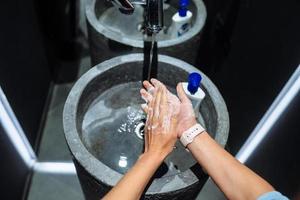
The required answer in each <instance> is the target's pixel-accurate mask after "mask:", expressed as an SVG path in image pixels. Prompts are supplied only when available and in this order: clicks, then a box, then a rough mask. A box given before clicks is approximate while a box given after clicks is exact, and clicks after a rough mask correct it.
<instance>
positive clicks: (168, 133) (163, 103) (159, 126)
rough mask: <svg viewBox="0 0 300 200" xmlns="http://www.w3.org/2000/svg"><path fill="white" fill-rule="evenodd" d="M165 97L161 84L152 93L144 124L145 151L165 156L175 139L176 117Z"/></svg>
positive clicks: (170, 150) (165, 91) (164, 89)
mask: <svg viewBox="0 0 300 200" xmlns="http://www.w3.org/2000/svg"><path fill="white" fill-rule="evenodd" d="M178 114H179V113H178V112H174V110H173V109H172V107H171V106H170V104H168V99H167V89H166V87H164V86H162V87H159V88H158V89H157V90H156V91H154V93H153V98H152V99H151V100H150V102H149V104H148V114H147V121H146V126H145V153H151V154H153V153H154V154H156V155H163V156H167V155H168V154H169V153H171V152H172V150H173V148H174V145H175V142H176V140H177V131H176V127H177V117H178Z"/></svg>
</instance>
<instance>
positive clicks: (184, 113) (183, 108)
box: [140, 79, 197, 138]
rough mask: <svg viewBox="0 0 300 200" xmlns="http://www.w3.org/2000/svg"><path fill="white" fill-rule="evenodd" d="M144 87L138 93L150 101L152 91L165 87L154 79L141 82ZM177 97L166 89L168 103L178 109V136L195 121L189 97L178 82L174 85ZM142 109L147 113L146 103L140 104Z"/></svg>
mask: <svg viewBox="0 0 300 200" xmlns="http://www.w3.org/2000/svg"><path fill="white" fill-rule="evenodd" d="M143 85H144V87H145V88H146V90H145V89H141V91H140V93H141V96H142V98H143V99H145V101H146V102H150V101H151V100H152V98H153V93H154V91H155V90H157V89H158V88H159V87H160V86H163V87H165V85H164V84H163V83H161V82H160V81H158V80H156V79H151V83H150V82H149V81H144V82H143ZM176 89H177V94H178V97H179V99H178V97H176V96H175V95H174V94H172V93H171V92H170V91H168V103H169V104H171V105H172V107H173V109H178V112H179V116H178V126H177V137H178V138H180V137H181V135H182V133H183V132H184V131H186V130H187V129H189V128H190V127H192V126H193V125H195V124H196V123H197V121H196V118H195V113H194V109H193V106H192V103H191V101H190V99H189V98H188V97H187V96H186V94H185V92H184V90H183V87H182V83H179V84H178V85H177V87H176ZM142 107H143V110H144V111H145V112H146V113H147V112H148V109H147V108H148V107H147V106H146V105H144V106H142Z"/></svg>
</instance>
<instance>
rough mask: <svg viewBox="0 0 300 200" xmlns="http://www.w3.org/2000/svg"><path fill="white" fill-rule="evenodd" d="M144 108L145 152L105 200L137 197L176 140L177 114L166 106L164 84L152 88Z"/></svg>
mask: <svg viewBox="0 0 300 200" xmlns="http://www.w3.org/2000/svg"><path fill="white" fill-rule="evenodd" d="M147 111H148V115H147V121H146V127H145V152H144V153H143V154H142V155H141V156H140V158H139V159H138V161H137V162H136V163H135V165H134V166H133V167H132V168H131V169H130V171H129V172H127V173H126V175H125V176H124V177H123V178H122V179H121V180H120V181H119V182H118V183H117V185H116V186H115V187H114V188H113V189H112V190H111V191H110V192H109V193H108V194H107V195H106V196H105V197H104V199H105V200H120V199H122V200H137V199H139V198H140V197H141V195H142V194H143V191H144V190H145V187H146V185H147V184H148V182H149V181H150V179H151V177H152V176H153V174H154V173H155V171H156V169H157V168H158V167H159V166H160V164H161V163H162V162H163V160H164V159H165V157H166V156H167V155H168V154H169V153H171V152H172V150H173V147H174V145H175V142H176V140H177V134H176V131H175V130H176V127H177V116H178V113H176V112H174V110H172V109H171V108H170V107H169V105H168V102H167V89H166V88H165V87H164V86H162V87H161V88H158V89H157V90H156V92H155V94H154V98H153V99H151V100H150V103H149V107H147Z"/></svg>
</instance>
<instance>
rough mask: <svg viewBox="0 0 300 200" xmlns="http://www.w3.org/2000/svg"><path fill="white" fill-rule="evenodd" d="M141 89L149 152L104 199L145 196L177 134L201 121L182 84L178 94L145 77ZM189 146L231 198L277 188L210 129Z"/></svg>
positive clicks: (126, 199)
mask: <svg viewBox="0 0 300 200" xmlns="http://www.w3.org/2000/svg"><path fill="white" fill-rule="evenodd" d="M143 85H144V87H145V89H141V91H140V93H141V96H142V98H143V99H145V101H146V102H147V104H144V105H143V106H142V108H143V109H144V111H145V112H146V113H147V122H146V130H145V131H146V135H145V152H144V153H143V154H142V155H141V157H140V158H139V159H138V161H137V162H136V164H135V165H134V166H133V168H132V169H131V170H130V171H129V172H128V173H127V174H126V175H125V176H124V177H123V178H122V179H121V180H120V181H119V182H118V184H117V185H116V186H115V187H114V188H113V189H112V190H111V191H110V192H109V193H108V194H107V195H106V196H105V197H104V199H110V200H111V199H124V200H131V199H132V200H136V199H139V198H140V197H141V195H142V194H143V191H144V189H145V187H146V185H147V184H148V182H149V181H150V179H151V177H152V175H153V174H154V173H155V171H156V169H157V168H158V167H159V166H160V164H161V163H162V162H163V160H164V159H165V158H166V156H167V155H168V154H170V153H171V152H172V150H173V147H174V144H175V142H176V139H177V138H180V136H181V135H182V133H183V132H184V131H185V130H187V129H188V128H190V127H191V126H193V125H195V124H196V123H197V121H196V119H195V114H194V111H193V107H192V104H191V102H190V100H189V98H188V97H187V96H186V94H185V92H184V90H183V88H182V85H181V84H178V85H177V94H178V97H179V98H177V97H176V96H175V95H173V94H172V93H171V92H169V91H168V90H167V89H166V87H165V86H164V85H163V84H162V83H161V82H159V81H158V80H156V79H151V83H150V82H148V81H144V83H143ZM187 148H188V149H189V151H190V152H191V153H192V155H193V156H194V158H195V159H196V160H197V161H198V163H199V164H200V165H201V166H202V167H203V169H204V170H205V171H206V172H207V173H208V175H209V176H210V177H211V178H212V179H213V180H214V182H215V183H216V184H217V185H218V187H219V188H220V189H221V190H222V191H223V192H224V194H225V195H226V197H227V198H228V199H232V200H239V199H245V200H248V199H249V200H251V199H257V198H258V197H259V196H261V195H262V194H264V193H266V192H270V191H274V188H273V187H272V186H271V185H270V184H269V183H268V182H267V181H265V180H264V179H262V178H261V177H260V176H258V175H257V174H255V173H254V172H253V171H251V170H250V169H249V168H247V167H246V166H245V165H243V164H241V163H240V162H239V161H238V160H236V159H235V158H234V157H233V156H232V155H230V154H229V153H228V152H227V151H226V150H224V149H223V148H222V147H221V146H220V145H219V144H217V143H216V142H215V140H214V139H213V138H211V137H210V135H209V134H208V133H207V132H203V133H201V134H200V135H198V136H197V137H195V139H194V141H193V142H192V143H190V144H189V145H188V146H187Z"/></svg>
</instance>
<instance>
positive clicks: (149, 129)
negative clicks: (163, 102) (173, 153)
mask: <svg viewBox="0 0 300 200" xmlns="http://www.w3.org/2000/svg"><path fill="white" fill-rule="evenodd" d="M148 113H149V114H148V115H147V121H146V126H145V128H146V129H145V131H146V133H147V134H146V137H147V145H148V146H149V144H151V138H152V137H151V136H152V126H153V109H152V108H149V109H148Z"/></svg>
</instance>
